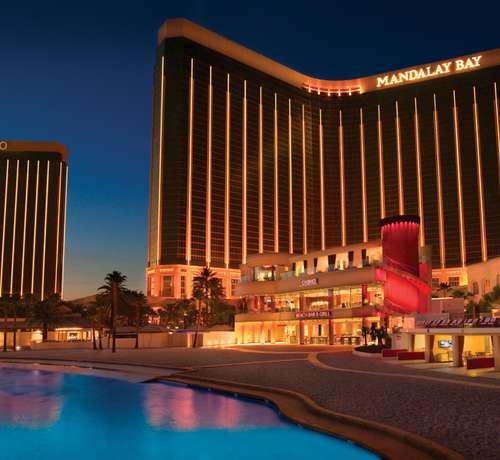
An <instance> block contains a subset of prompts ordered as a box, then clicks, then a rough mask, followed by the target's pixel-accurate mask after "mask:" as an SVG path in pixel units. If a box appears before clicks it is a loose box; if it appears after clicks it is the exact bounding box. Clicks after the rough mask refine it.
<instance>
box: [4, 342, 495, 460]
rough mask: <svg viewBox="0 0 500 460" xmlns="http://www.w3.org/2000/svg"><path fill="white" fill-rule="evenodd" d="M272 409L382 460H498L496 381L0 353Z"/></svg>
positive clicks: (343, 363)
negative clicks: (249, 400) (180, 385)
mask: <svg viewBox="0 0 500 460" xmlns="http://www.w3.org/2000/svg"><path fill="white" fill-rule="evenodd" d="M5 362H16V363H20V362H21V363H31V362H38V363H45V364H46V365H47V364H52V365H54V364H56V365H58V366H61V365H64V366H67V365H69V366H71V365H73V366H83V367H91V368H94V369H98V370H99V371H102V372H108V371H110V372H120V373H122V374H128V375H130V379H131V380H133V381H144V380H151V379H166V380H174V381H178V382H184V383H189V384H193V385H199V386H203V387H211V388H215V389H220V390H223V391H229V392H236V393H239V394H246V395H249V396H254V397H258V398H260V399H270V400H272V401H274V402H275V403H276V405H277V406H278V407H279V408H280V410H281V411H282V412H283V413H284V414H285V415H287V416H288V417H290V418H291V419H293V420H295V421H296V422H298V423H301V424H304V425H308V426H312V427H314V428H315V429H318V430H321V431H325V432H329V433H334V434H336V435H339V436H341V437H345V438H348V439H352V440H355V441H357V442H359V443H361V444H363V445H368V446H371V447H373V448H375V449H376V450H377V451H378V452H380V453H382V454H383V455H384V456H385V457H387V458H395V459H396V458H398V459H399V458H405V460H410V459H413V458H415V459H425V458H450V459H451V458H455V459H459V458H467V459H481V460H486V459H498V458H500V454H499V452H500V444H499V439H500V375H498V374H499V373H498V372H490V371H487V372H476V373H470V372H469V373H467V372H464V371H463V370H456V369H450V367H449V366H447V365H440V366H429V365H425V364H424V363H421V362H409V363H405V364H401V363H398V362H397V361H394V360H389V361H386V360H384V361H382V360H380V359H366V358H361V357H356V356H353V355H352V354H351V349H350V348H349V347H343V346H311V345H309V346H280V345H276V346H240V347H231V348H225V349H195V350H193V349H184V348H167V349H144V350H118V351H117V352H116V353H115V354H112V353H111V352H109V351H93V350H63V351H61V350H57V351H56V350H47V351H21V352H16V353H13V352H8V353H0V364H2V363H5Z"/></svg>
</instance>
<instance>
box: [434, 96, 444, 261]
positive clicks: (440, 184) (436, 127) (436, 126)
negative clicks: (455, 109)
mask: <svg viewBox="0 0 500 460" xmlns="http://www.w3.org/2000/svg"><path fill="white" fill-rule="evenodd" d="M433 97H434V111H433V120H434V146H435V148H434V150H435V154H436V160H435V161H436V184H437V199H438V219H439V221H438V223H439V260H440V262H441V268H444V266H445V265H446V244H445V236H444V211H443V182H442V177H441V142H440V139H439V115H438V109H437V100H436V95H435V94H434V96H433Z"/></svg>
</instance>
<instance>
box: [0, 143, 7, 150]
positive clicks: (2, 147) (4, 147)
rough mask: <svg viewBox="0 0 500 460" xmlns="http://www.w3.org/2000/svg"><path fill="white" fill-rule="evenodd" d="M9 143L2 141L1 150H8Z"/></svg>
mask: <svg viewBox="0 0 500 460" xmlns="http://www.w3.org/2000/svg"><path fill="white" fill-rule="evenodd" d="M7 147H8V144H7V141H0V150H7Z"/></svg>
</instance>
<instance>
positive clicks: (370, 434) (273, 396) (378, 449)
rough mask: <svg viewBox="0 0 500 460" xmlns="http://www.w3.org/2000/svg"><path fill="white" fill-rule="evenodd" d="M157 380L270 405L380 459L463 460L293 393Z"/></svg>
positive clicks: (181, 378) (182, 378) (190, 379)
mask: <svg viewBox="0 0 500 460" xmlns="http://www.w3.org/2000/svg"><path fill="white" fill-rule="evenodd" d="M157 380H159V381H166V382H176V383H184V384H188V385H191V386H194V387H199V388H205V389H213V390H217V391H221V392H223V393H227V394H232V395H234V394H238V395H241V396H245V397H249V398H253V399H258V400H262V401H266V400H268V401H271V402H272V403H273V404H274V405H275V406H276V407H277V408H278V409H279V411H280V412H281V413H282V414H283V415H284V416H285V417H286V418H288V419H289V420H291V421H293V422H295V423H297V424H299V425H302V426H305V427H307V428H310V429H312V430H315V431H319V432H322V433H326V434H329V435H332V436H335V437H337V438H340V439H344V440H347V441H352V442H354V443H356V444H358V445H359V446H361V447H363V448H365V449H367V450H369V451H372V452H374V453H376V454H378V455H380V456H381V457H382V458H385V459H394V460H396V459H397V460H400V459H401V458H404V459H405V460H426V459H429V460H430V459H443V460H445V459H446V460H463V459H464V457H463V456H462V455H460V454H459V453H457V452H455V451H453V450H451V449H448V448H447V447H444V446H442V445H440V444H438V443H436V442H434V441H431V440H429V439H426V438H424V437H421V436H419V435H416V434H413V433H408V432H406V431H403V430H400V429H399V428H394V427H391V426H389V425H386V424H383V423H379V422H374V421H369V420H366V419H363V418H360V417H355V416H352V415H346V414H341V413H338V412H334V411H331V410H329V409H326V408H324V407H322V406H320V405H319V404H317V403H316V402H314V401H313V400H312V399H311V398H309V397H308V396H306V395H304V394H302V393H298V392H295V391H292V390H285V389H281V388H274V387H267V386H260V385H253V384H246V383H237V382H233V381H229V380H222V379H213V378H208V377H199V376H194V375H188V374H187V373H183V372H180V373H177V374H173V375H170V376H165V377H159V378H158V379H157Z"/></svg>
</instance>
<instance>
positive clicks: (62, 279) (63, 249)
mask: <svg viewBox="0 0 500 460" xmlns="http://www.w3.org/2000/svg"><path fill="white" fill-rule="evenodd" d="M65 178H66V185H65V186H64V188H65V192H64V197H65V198H64V225H63V236H62V262H61V298H64V256H65V254H66V210H67V207H68V179H69V176H68V166H66V174H65Z"/></svg>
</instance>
